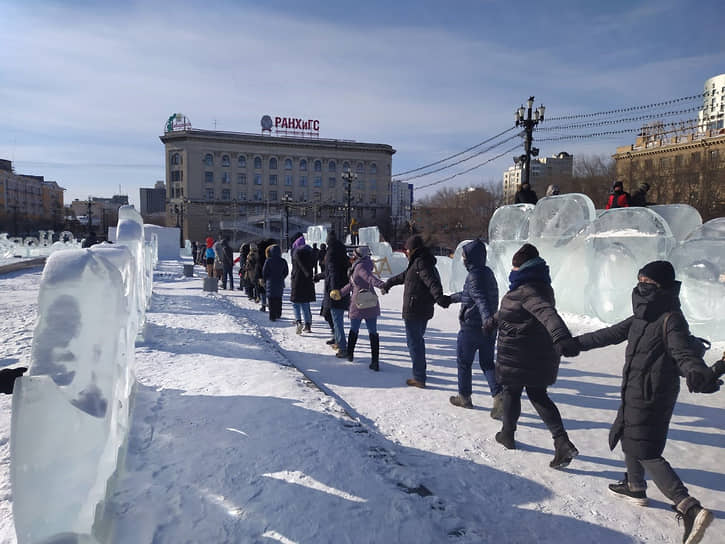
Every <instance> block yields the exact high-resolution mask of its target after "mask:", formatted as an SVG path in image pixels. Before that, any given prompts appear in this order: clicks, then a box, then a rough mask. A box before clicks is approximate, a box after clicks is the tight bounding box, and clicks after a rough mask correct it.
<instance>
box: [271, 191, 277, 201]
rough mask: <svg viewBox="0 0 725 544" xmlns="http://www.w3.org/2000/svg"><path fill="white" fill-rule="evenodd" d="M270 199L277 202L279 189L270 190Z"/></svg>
mask: <svg viewBox="0 0 725 544" xmlns="http://www.w3.org/2000/svg"><path fill="white" fill-rule="evenodd" d="M269 200H271V201H272V202H276V201H277V191H270V192H269Z"/></svg>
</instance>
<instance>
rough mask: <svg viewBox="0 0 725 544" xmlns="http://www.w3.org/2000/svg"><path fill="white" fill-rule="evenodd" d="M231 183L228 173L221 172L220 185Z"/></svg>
mask: <svg viewBox="0 0 725 544" xmlns="http://www.w3.org/2000/svg"><path fill="white" fill-rule="evenodd" d="M230 181H231V176H230V175H229V172H223V173H222V183H229V182H230Z"/></svg>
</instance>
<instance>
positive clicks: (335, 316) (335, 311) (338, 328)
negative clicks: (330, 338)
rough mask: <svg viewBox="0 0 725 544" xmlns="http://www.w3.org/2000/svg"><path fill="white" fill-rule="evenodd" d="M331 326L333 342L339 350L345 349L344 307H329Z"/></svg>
mask: <svg viewBox="0 0 725 544" xmlns="http://www.w3.org/2000/svg"><path fill="white" fill-rule="evenodd" d="M330 314H331V315H332V326H333V328H334V329H335V343H336V344H337V348H338V349H339V350H340V351H346V350H347V340H346V339H345V308H330Z"/></svg>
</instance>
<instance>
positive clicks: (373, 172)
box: [370, 163, 378, 174]
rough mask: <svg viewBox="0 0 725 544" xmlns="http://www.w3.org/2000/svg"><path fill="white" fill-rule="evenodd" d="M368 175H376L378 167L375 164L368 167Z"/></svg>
mask: <svg viewBox="0 0 725 544" xmlns="http://www.w3.org/2000/svg"><path fill="white" fill-rule="evenodd" d="M370 173H371V174H377V173H378V165H377V164H375V163H372V164H371V165H370Z"/></svg>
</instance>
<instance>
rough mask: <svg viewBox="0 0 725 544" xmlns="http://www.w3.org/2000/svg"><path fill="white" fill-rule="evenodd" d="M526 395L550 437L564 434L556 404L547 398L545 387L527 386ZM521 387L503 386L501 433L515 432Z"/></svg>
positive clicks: (522, 388)
mask: <svg viewBox="0 0 725 544" xmlns="http://www.w3.org/2000/svg"><path fill="white" fill-rule="evenodd" d="M525 387H526V394H527V396H528V397H529V401H531V404H532V405H533V406H534V409H535V410H536V412H537V413H538V414H539V417H540V418H541V420H542V421H543V422H544V424H545V425H546V426H547V427H548V429H549V431H550V432H551V436H553V437H554V438H557V437H559V436H562V435H564V434H566V430H565V429H564V423H563V422H562V421H561V414H560V413H559V409H558V408H557V407H556V404H554V402H553V401H552V400H551V399H550V398H549V395H548V393H547V392H546V387H545V386H544V387H534V386H530V385H527V386H525ZM523 390H524V386H523V385H504V386H503V391H502V395H503V398H502V400H503V432H504V433H507V434H508V433H510V434H513V433H514V431H516V423H517V422H518V420H519V416H521V393H522V392H523Z"/></svg>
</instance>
